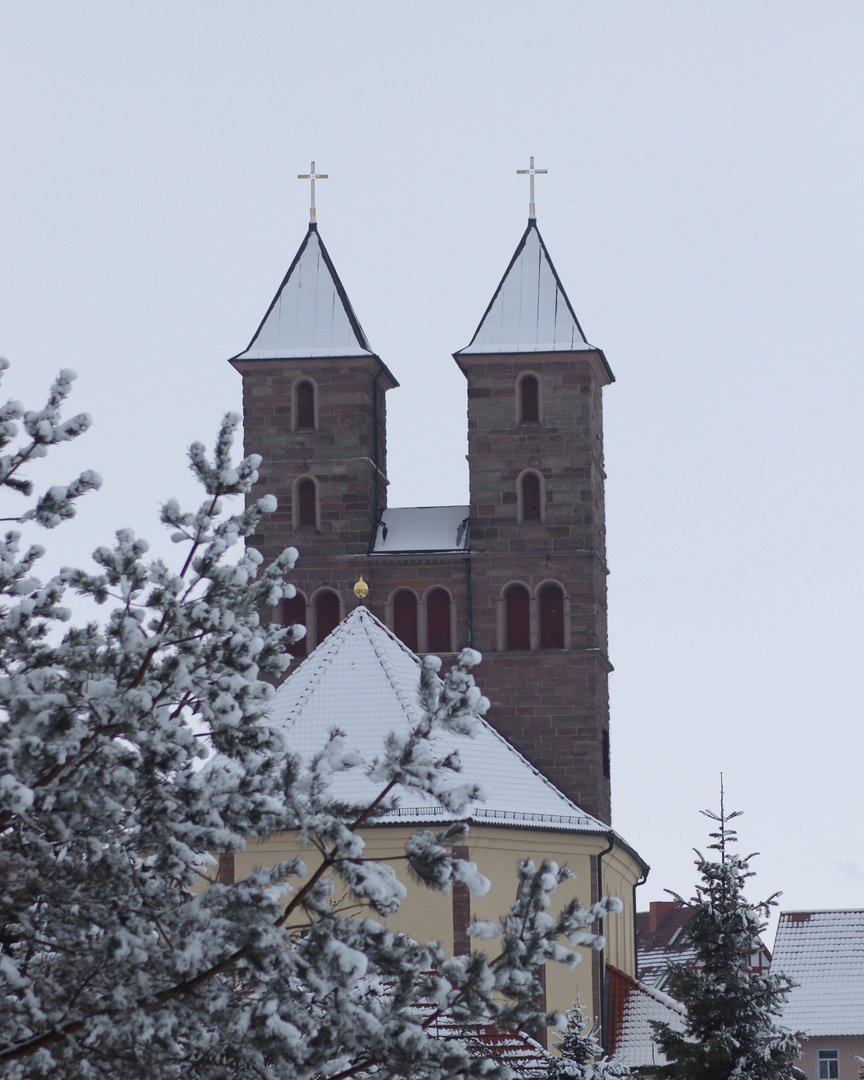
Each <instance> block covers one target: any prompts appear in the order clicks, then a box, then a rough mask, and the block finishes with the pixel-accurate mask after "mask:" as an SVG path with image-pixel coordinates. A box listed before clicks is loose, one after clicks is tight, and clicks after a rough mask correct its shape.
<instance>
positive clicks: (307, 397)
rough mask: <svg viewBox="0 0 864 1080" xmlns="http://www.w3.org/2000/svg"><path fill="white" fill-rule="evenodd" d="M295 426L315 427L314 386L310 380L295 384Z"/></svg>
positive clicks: (300, 427)
mask: <svg viewBox="0 0 864 1080" xmlns="http://www.w3.org/2000/svg"><path fill="white" fill-rule="evenodd" d="M297 428H298V429H300V430H302V429H309V428H311V429H313V430H314V428H315V388H314V386H313V385H312V383H310V382H301V383H298V384H297Z"/></svg>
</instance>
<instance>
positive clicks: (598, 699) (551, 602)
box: [454, 217, 613, 822]
mask: <svg viewBox="0 0 864 1080" xmlns="http://www.w3.org/2000/svg"><path fill="white" fill-rule="evenodd" d="M454 357H455V360H456V362H457V363H458V365H459V367H460V368H461V369H462V371H463V372H464V374H465V377H466V379H467V382H468V463H469V476H470V498H471V511H470V516H471V567H472V592H473V605H472V606H473V624H474V626H473V629H474V641H475V643H476V645H477V647H478V648H479V649H480V650H481V652H483V654H484V663H483V687H484V692H485V693H486V694H487V696H488V697H489V698H490V700H491V701H492V703H493V707H492V709H491V711H490V713H489V719H490V720H491V721H492V722H493V723H494V724H495V725H496V727H498V729H499V730H500V731H501V732H502V733H503V734H504V735H506V736H507V738H508V739H510V740H511V742H513V743H514V744H515V745H516V747H517V748H518V749H519V750H521V751H522V753H523V754H525V755H526V757H528V758H529V759H530V760H531V761H533V762H534V764H535V765H537V766H538V767H539V768H540V769H541V770H542V771H543V772H544V773H545V774H546V776H548V777H549V779H550V780H552V782H553V783H554V784H556V785H557V786H558V787H559V788H560V789H561V790H562V791H565V792H566V793H567V794H568V795H569V796H570V797H571V798H572V799H573V800H574V801H575V802H577V803H578V804H579V805H580V806H581V807H583V808H584V809H585V810H587V811H588V812H589V813H591V814H594V815H596V816H597V817H599V818H601V819H602V820H603V821H607V822H608V821H609V820H610V814H611V798H610V786H609V775H610V770H609V764H610V762H609V693H608V674H609V671H610V670H611V667H610V664H609V661H608V658H607V652H608V649H607V627H606V575H607V567H606V543H605V519H604V479H605V473H604V471H603V412H602V396H601V395H602V390H603V387H604V386H606V385H607V384H608V383H610V382H611V381H612V380H613V375H612V372H611V370H610V369H609V365H608V364H607V362H606V358H605V356H604V355H603V352H602V351H601V350H600V349H597V348H595V347H594V346H592V345H590V344H588V342H587V341H586V338H585V335H584V334H583V332H582V328H581V326H580V325H579V320H578V319H577V318H576V315H575V313H574V311H573V308H572V306H571V304H570V301H569V300H568V298H567V294H566V293H565V291H564V287H563V285H562V284H561V281H560V279H559V277H558V274H557V273H556V271H555V267H554V266H553V264H552V260H551V259H550V257H549V253H548V251H547V250H546V245H545V244H544V243H543V239H542V237H541V236H540V232H539V230H538V229H537V222H536V219H535V218H533V217H532V218H530V219H529V221H528V227H527V228H526V230H525V233H524V234H523V236H522V239H521V240H520V242H519V245H518V247H517V248H516V252H515V254H514V255H513V258H512V260H511V261H510V265H509V266H508V268H507V271H506V273H505V274H504V277H503V279H502V280H501V283H500V285H499V286H498V289H497V290H496V292H495V295H494V296H493V298H492V300H491V302H490V304H489V307H488V308H487V310H486V313H485V314H484V316H483V318H482V320H481V321H480V325H479V327H478V328H477V331H476V333H475V334H474V337H473V338H472V340H471V343H470V344H469V345H468V346H466V348H464V349H461V350H460V351H459V352H457V353H455V354H454Z"/></svg>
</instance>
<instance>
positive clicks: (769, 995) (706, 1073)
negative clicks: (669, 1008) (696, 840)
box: [652, 780, 801, 1080]
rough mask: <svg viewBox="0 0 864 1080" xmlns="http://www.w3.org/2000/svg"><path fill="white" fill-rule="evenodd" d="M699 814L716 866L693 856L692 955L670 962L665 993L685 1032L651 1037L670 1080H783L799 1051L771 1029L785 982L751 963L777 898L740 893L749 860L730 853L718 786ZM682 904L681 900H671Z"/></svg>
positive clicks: (731, 835)
mask: <svg viewBox="0 0 864 1080" xmlns="http://www.w3.org/2000/svg"><path fill="white" fill-rule="evenodd" d="M702 813H703V814H704V815H705V816H706V817H708V818H710V819H711V820H712V821H715V822H717V828H716V831H714V832H712V833H710V836H711V840H712V843H711V844H709V848H711V850H713V851H717V852H719V856H720V857H719V860H712V859H709V858H706V857H704V856H703V855H702V854H701V853H700V852H699V851H697V852H696V867H697V869H698V870H699V874H700V876H701V883H700V884H699V885H697V886H696V895H695V897H693V898H692V899H691V900H690V902H689V905H690V906H691V907H692V909H693V915H692V917H691V919H690V921H689V922H688V923H687V927H686V929H685V933H686V934H687V936H688V937H689V939H690V941H691V942H692V943H693V945H694V947H695V950H696V953H695V958H694V961H693V962H692V966H691V964H681V963H670V964H669V965H668V968H667V971H668V974H667V980H666V986H665V989H666V990H667V991H668V992H669V993H670V994H672V996H673V997H675V998H677V999H678V1000H679V1001H680V1002H682V1004H683V1005H684V1006H685V1008H686V1010H687V1015H686V1020H685V1024H684V1030H683V1032H678V1031H674V1030H673V1029H672V1028H671V1027H670V1026H669V1025H668V1024H666V1023H659V1022H657V1021H652V1026H653V1028H654V1039H655V1041H656V1042H657V1044H658V1045H659V1047H660V1049H661V1050H662V1051H663V1053H664V1054H665V1056H666V1059H667V1061H668V1062H669V1064H668V1065H667V1066H666V1067H665V1068H664V1070H663V1071H662V1074H661V1075H663V1076H665V1077H674V1078H675V1080H692V1078H694V1077H699V1080H730V1078H732V1077H734V1078H740V1080H745V1078H746V1080H789V1078H790V1077H791V1076H792V1075H793V1073H792V1060H793V1059H794V1058H795V1057H796V1056H797V1055H798V1053H799V1049H800V1043H799V1039H800V1035H801V1033H800V1032H790V1031H787V1030H785V1029H784V1028H782V1027H781V1026H779V1024H778V1023H777V1020H778V1017H779V1015H780V1012H781V1009H782V1006H783V1002H784V1001H785V999H786V996H787V994H788V992H789V989H790V988H791V985H792V983H791V981H790V980H789V979H788V978H787V977H786V976H785V975H781V974H777V975H763V974H755V973H752V972H751V971H750V970H749V966H750V957H751V955H752V954H753V953H754V952H755V951H756V949H757V948H758V947H759V944H760V937H759V935H760V933H761V932H762V931H763V930H764V929H765V922H764V917H765V916H766V915H767V913H768V911H769V909H770V907H771V906H772V905H773V904H775V903H776V898H777V895H779V894H775V895H774V896H771V897H769V899H768V900H764V901H761V902H760V903H755V904H752V903H750V902H748V901H747V900H746V899H745V897H744V894H743V888H744V882H745V881H746V880H747V878H749V877H752V876H753V872H752V871H751V870H750V869H749V861H750V859H752V858H753V857H754V856H753V855H748V856H747V857H746V858H742V857H741V856H740V855H737V854H734V853H732V852H730V851H729V847H730V845H732V844H734V843H736V842H737V836H736V834H735V832H734V830H732V829H730V828H729V822H730V821H732V820H733V818H736V817H738V816H740V813H741V811H739V810H735V811H732V812H731V813H728V814H727V813H726V809H725V805H724V796H723V785H722V780H721V786H720V813H719V814H715V813H713V812H712V811H710V810H703V811H702ZM676 899H677V900H678V901H679V902H680V903H682V904H683V903H684V902H685V901H683V900H682V899H681V897H676Z"/></svg>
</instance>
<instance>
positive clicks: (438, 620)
mask: <svg viewBox="0 0 864 1080" xmlns="http://www.w3.org/2000/svg"><path fill="white" fill-rule="evenodd" d="M426 648H427V649H428V650H429V652H437V653H442V652H451V651H452V649H453V645H452V642H451V640H450V594H449V593H448V592H447V590H446V589H433V590H432V591H431V592H430V593H429V595H428V596H427V597H426Z"/></svg>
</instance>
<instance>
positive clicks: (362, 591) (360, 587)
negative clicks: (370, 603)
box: [354, 574, 369, 604]
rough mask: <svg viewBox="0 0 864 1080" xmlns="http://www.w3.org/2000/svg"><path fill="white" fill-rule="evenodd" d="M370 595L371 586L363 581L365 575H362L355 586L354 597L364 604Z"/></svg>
mask: <svg viewBox="0 0 864 1080" xmlns="http://www.w3.org/2000/svg"><path fill="white" fill-rule="evenodd" d="M368 594H369V586H368V585H367V584H366V582H365V581H364V580H363V575H362V574H361V575H360V580H359V581H358V582H357V584H356V585H355V586H354V595H355V596H356V597H357V599H358V600H359V601H360V603H361V604H362V603H363V600H364V599H365V598H366V596H367V595H368Z"/></svg>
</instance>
